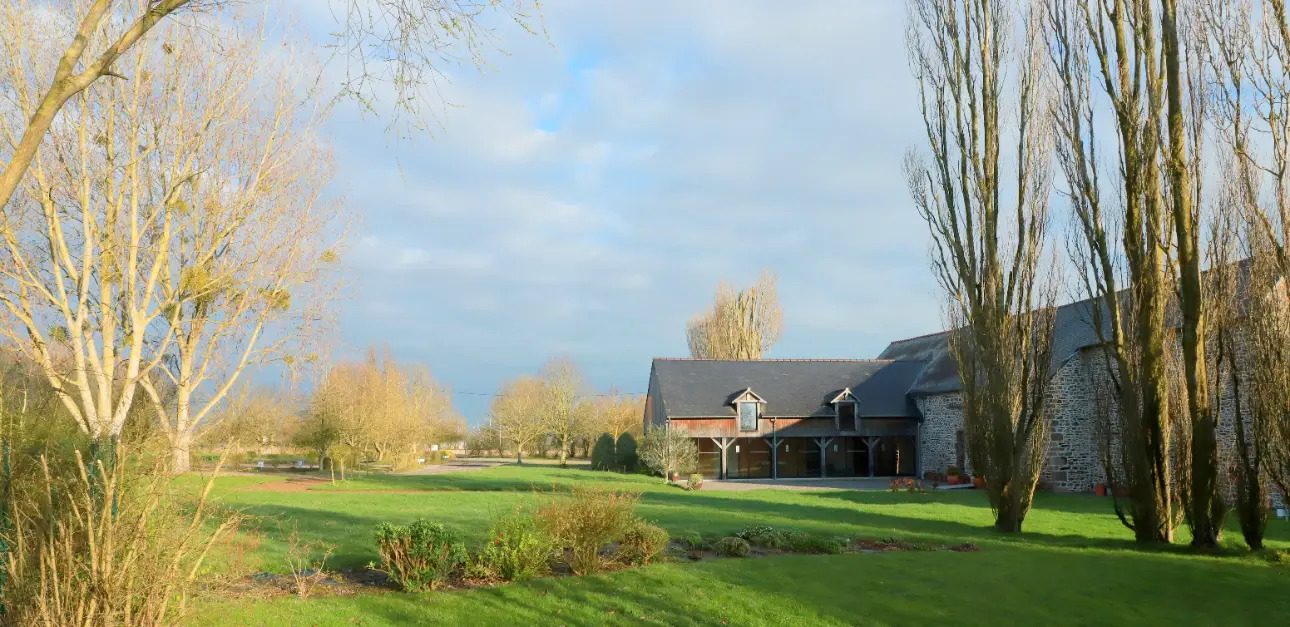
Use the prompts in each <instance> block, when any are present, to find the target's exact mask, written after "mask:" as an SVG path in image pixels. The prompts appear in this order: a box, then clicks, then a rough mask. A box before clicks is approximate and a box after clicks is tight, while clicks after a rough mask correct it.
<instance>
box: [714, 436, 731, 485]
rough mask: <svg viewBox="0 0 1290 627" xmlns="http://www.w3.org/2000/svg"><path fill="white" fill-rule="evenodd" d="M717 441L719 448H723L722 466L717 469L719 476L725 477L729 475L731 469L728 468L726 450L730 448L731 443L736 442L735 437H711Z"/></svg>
mask: <svg viewBox="0 0 1290 627" xmlns="http://www.w3.org/2000/svg"><path fill="white" fill-rule="evenodd" d="M709 439H711V440H712V441H713V442H715V443H716V445H717V448H720V449H721V467H720V468H718V469H717V478H719V479H725V478H727V477H729V475H730V471H729V470H728V469H727V468H726V463H727V462H726V459H727V458H726V451H728V450H730V445H731V444H734V441H735V439H734V438H709Z"/></svg>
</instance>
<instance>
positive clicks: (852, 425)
mask: <svg viewBox="0 0 1290 627" xmlns="http://www.w3.org/2000/svg"><path fill="white" fill-rule="evenodd" d="M858 400H859V399H857V398H856V395H855V394H852V393H851V388H847V389H845V390H842V393H840V394H838V395H837V396H835V397H833V401H832V402H833V410H834V412H835V413H834V415H835V419H836V420H837V427H838V430H839V431H855V430H856V402H857V401H858Z"/></svg>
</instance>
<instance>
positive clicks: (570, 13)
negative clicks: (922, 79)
mask: <svg viewBox="0 0 1290 627" xmlns="http://www.w3.org/2000/svg"><path fill="white" fill-rule="evenodd" d="M296 1H297V3H305V4H311V3H312V2H313V0H296ZM544 15H545V25H546V27H547V29H548V32H549V33H550V41H549V42H548V41H546V40H545V39H543V38H542V37H540V36H537V37H535V36H528V35H524V34H521V33H519V32H517V30H516V29H514V28H507V27H506V26H505V25H504V24H501V23H499V28H498V33H499V35H500V36H501V38H502V46H503V47H504V48H505V49H506V51H507V53H508V54H505V55H502V54H493V55H490V63H491V66H490V67H489V68H488V70H487V72H485V73H477V72H475V71H473V70H472V69H470V68H451V76H450V79H451V81H450V82H449V83H448V84H446V85H445V86H444V88H443V92H442V94H443V97H444V99H445V100H446V101H447V102H448V103H451V104H450V106H444V107H442V108H441V109H440V111H441V115H440V120H439V121H440V123H441V125H442V127H441V129H440V130H437V131H436V132H435V134H434V136H433V137H428V136H420V137H416V138H414V140H413V141H409V142H400V141H398V140H396V139H393V138H391V137H390V136H388V135H386V134H384V132H383V131H384V121H383V120H381V119H373V118H372V117H371V116H363V115H361V114H360V113H359V111H358V110H357V109H356V108H355V107H351V106H344V107H342V108H341V109H340V111H339V112H338V115H337V118H336V120H335V121H334V123H333V124H332V125H331V131H332V134H333V136H334V141H335V143H336V149H337V150H336V152H337V159H338V164H339V175H338V179H337V181H336V183H337V186H338V187H339V189H340V190H341V191H343V192H344V193H345V194H346V197H347V198H348V202H349V204H350V206H351V207H353V208H354V209H355V210H356V211H358V212H360V213H361V216H362V224H363V227H362V229H361V233H359V234H357V235H356V240H355V242H353V247H352V254H351V257H352V258H351V260H350V261H351V266H352V268H353V270H352V276H351V277H349V279H350V282H351V283H352V284H353V285H355V286H356V288H358V295H357V296H356V297H355V301H354V302H351V303H347V304H346V305H345V309H344V311H343V316H342V330H343V336H344V340H345V343H346V344H347V345H348V346H349V347H351V349H352V350H358V349H361V348H362V347H363V346H364V345H366V344H367V343H369V342H375V343H384V344H389V345H390V346H391V347H392V348H393V350H394V351H395V353H396V354H397V355H398V356H399V357H400V358H402V359H406V360H410V361H417V362H424V363H427V364H429V365H430V366H431V368H432V369H433V370H434V371H435V372H436V373H437V374H438V376H440V377H442V378H444V379H445V380H446V381H447V382H449V383H451V384H452V385H453V387H454V388H455V389H458V390H463V391H476V392H489V391H492V390H494V389H496V387H497V385H498V383H499V382H500V381H501V380H502V379H504V378H507V377H512V376H515V375H517V374H520V373H523V372H528V371H533V370H536V369H537V368H538V367H539V366H540V364H541V362H542V361H543V360H545V359H546V358H548V357H551V356H553V355H555V354H559V353H567V354H569V355H570V356H572V357H573V358H574V359H575V360H577V361H578V362H579V363H581V364H582V365H583V367H584V368H585V369H586V370H587V374H588V376H589V379H590V380H591V382H592V383H593V384H594V385H596V386H599V387H601V388H604V387H608V386H610V385H613V386H616V387H618V388H619V389H623V390H627V391H635V392H640V391H644V388H645V385H646V378H647V376H648V369H649V358H650V357H651V356H659V355H682V354H684V353H685V351H686V348H685V342H684V324H685V320H686V319H687V318H688V317H689V315H691V314H692V313H693V312H694V311H696V310H698V309H699V308H701V307H703V306H704V305H706V304H707V302H708V301H709V300H710V298H711V292H712V288H713V287H714V285H715V284H716V282H717V281H718V280H719V279H722V278H727V279H730V280H733V281H735V282H744V283H746V282H749V281H751V280H753V279H754V278H755V276H756V275H757V273H758V272H760V270H761V269H762V268H763V267H771V268H773V269H775V270H777V271H778V272H779V274H780V290H781V300H782V302H783V306H784V310H785V323H786V330H785V334H784V336H783V339H782V340H781V342H780V344H779V345H778V346H776V347H775V349H774V351H773V352H774V354H775V355H776V356H785V357H790V356H791V357H811V356H822V357H872V356H874V355H876V354H877V353H878V352H879V351H880V350H881V349H882V348H883V346H884V345H885V343H886V342H887V341H889V340H891V339H895V338H899V337H903V336H907V335H915V334H919V333H924V332H928V331H931V330H935V329H937V328H939V326H940V307H939V304H938V301H937V299H936V296H935V292H934V284H933V283H932V279H931V276H930V273H929V272H928V270H927V262H926V252H927V236H926V227H925V225H923V224H922V222H921V221H920V220H919V218H918V216H917V215H916V213H915V212H914V210H913V208H912V207H911V205H910V202H909V197H908V193H907V191H906V189H905V186H904V179H903V176H902V175H901V171H900V162H901V158H902V156H903V153H904V152H905V150H906V149H907V148H908V147H909V146H911V145H917V144H918V142H919V139H920V136H919V133H920V126H919V124H918V118H917V110H916V108H915V105H916V102H915V93H914V86H913V82H912V79H911V78H910V77H909V74H908V70H907V66H906V63H905V58H904V43H903V23H904V16H903V10H902V8H901V5H900V4H899V3H896V2H852V3H834V2H804V3H793V4H791V5H786V4H783V3H775V2H769V1H767V2H734V1H733V0H732V1H730V2H703V3H690V2H681V1H679V0H678V1H674V2H659V3H606V2H593V1H591V0H581V1H574V2H562V3H550V5H548V6H546V7H545V9H544ZM315 17H316V16H315ZM318 19H319V20H321V21H319V22H318V23H317V24H315V27H317V28H322V27H324V26H325V20H322V18H318ZM311 23H312V22H311ZM320 32H321V31H320ZM552 44H553V45H552ZM479 398H483V397H479ZM458 401H459V403H460V404H461V406H462V407H463V409H464V410H465V412H466V413H467V415H468V416H470V417H471V418H475V419H478V418H480V417H481V416H482V415H483V414H484V412H485V411H486V402H487V399H486V398H485V399H484V400H482V401H481V400H473V401H472V400H470V398H469V397H465V396H463V397H461V398H459V399H458Z"/></svg>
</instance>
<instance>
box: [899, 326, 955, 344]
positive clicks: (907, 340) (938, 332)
mask: <svg viewBox="0 0 1290 627" xmlns="http://www.w3.org/2000/svg"><path fill="white" fill-rule="evenodd" d="M949 332H950V331H949V329H945V330H942V331H933V332H931V333H924V334H922V335H915V336H913V337H907V338H904V339H899V340H892V341H891V342H889V343H888V344H887V345H888V346H891V345H892V344H901V343H903V342H912V341H914V340H921V339H925V338H929V337H932V336H934V335H945V334H946V333H949Z"/></svg>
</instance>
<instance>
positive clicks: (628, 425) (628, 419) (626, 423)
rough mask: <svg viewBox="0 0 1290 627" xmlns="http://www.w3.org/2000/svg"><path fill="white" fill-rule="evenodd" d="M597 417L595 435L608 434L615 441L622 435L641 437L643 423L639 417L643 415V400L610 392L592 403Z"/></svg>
mask: <svg viewBox="0 0 1290 627" xmlns="http://www.w3.org/2000/svg"><path fill="white" fill-rule="evenodd" d="M594 405H595V407H596V410H595V414H596V416H597V418H598V419H597V420H596V421H595V422H596V428H595V431H596V434H597V435H598V434H601V433H608V434H609V435H612V436H613V437H614V440H615V441H617V440H618V438H619V436H621V435H622V434H624V433H631V434H633V435H641V433H642V432H643V430H644V423H643V422H642V420H641V415H643V414H644V413H645V398H644V397H642V396H633V395H630V394H621V393H618V392H615V391H613V390H612V389H611V390H610V392H609V394H607V395H605V396H600V397H597V398H596V399H595V401H594Z"/></svg>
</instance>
